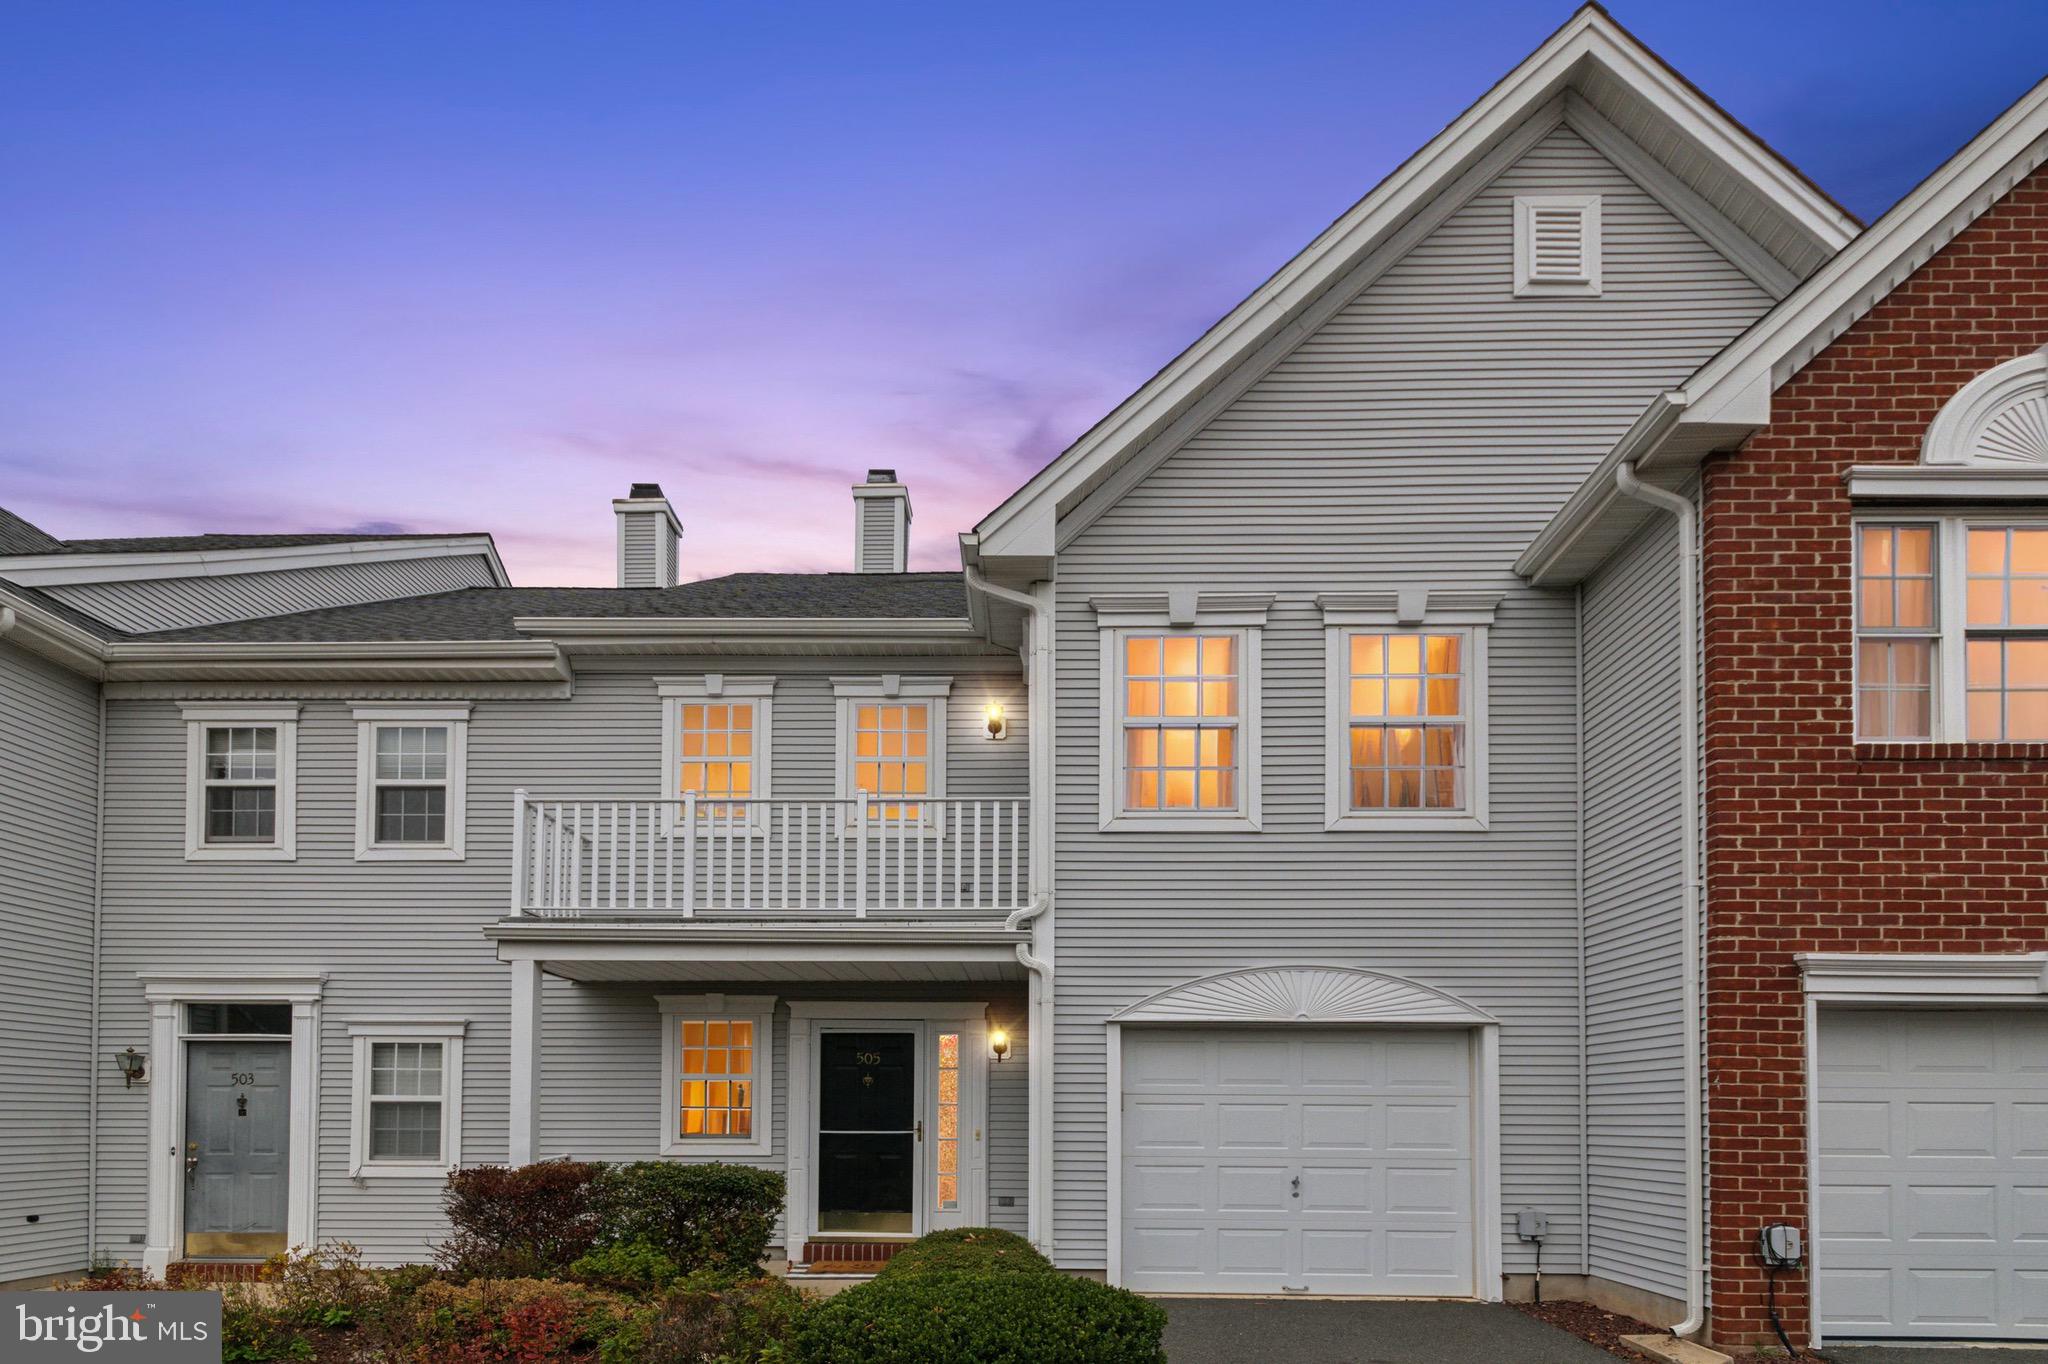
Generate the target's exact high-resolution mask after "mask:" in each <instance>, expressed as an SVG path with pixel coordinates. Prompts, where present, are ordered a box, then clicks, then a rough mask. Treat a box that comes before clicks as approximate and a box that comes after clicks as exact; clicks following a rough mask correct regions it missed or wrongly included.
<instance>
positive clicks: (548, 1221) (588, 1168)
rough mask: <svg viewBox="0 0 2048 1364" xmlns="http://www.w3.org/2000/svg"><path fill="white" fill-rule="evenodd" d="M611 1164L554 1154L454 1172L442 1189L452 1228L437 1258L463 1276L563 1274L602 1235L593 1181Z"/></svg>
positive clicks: (536, 1276)
mask: <svg viewBox="0 0 2048 1364" xmlns="http://www.w3.org/2000/svg"><path fill="white" fill-rule="evenodd" d="M604 1168H605V1167H604V1166H602V1165H595V1164H590V1163H588V1162H584V1161H574V1160H549V1161H542V1162H540V1163H538V1164H534V1165H519V1166H505V1165H473V1166H470V1167H469V1168H467V1169H462V1170H454V1171H451V1172H450V1173H449V1175H448V1186H447V1188H446V1189H445V1190H444V1191H443V1192H442V1195H441V1206H442V1208H443V1210H444V1211H445V1212H446V1213H447V1214H448V1225H449V1228H450V1234H449V1237H448V1239H447V1240H446V1241H445V1242H443V1243H442V1244H441V1245H440V1246H439V1247H438V1248H437V1249H436V1252H435V1258H436V1260H437V1261H438V1262H439V1264H440V1265H441V1267H442V1268H443V1269H444V1270H446V1271H447V1272H448V1273H449V1274H450V1275H451V1276H452V1277H454V1278H457V1279H477V1278H493V1279H517V1278H544V1277H546V1276H548V1275H551V1274H559V1273H562V1272H563V1271H565V1270H567V1269H568V1267H569V1266H570V1265H571V1264H572V1263H574V1262H575V1260H576V1258H577V1257H578V1256H580V1255H582V1254H583V1253H584V1252H585V1251H588V1250H589V1249H590V1247H591V1246H592V1245H593V1244H594V1243H595V1242H596V1240H597V1232H598V1213H597V1206H596V1200H595V1198H594V1195H593V1185H594V1184H595V1182H596V1180H597V1179H598V1176H599V1174H600V1172H602V1171H603V1170H604Z"/></svg>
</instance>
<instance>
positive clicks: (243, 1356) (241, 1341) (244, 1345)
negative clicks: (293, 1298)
mask: <svg viewBox="0 0 2048 1364" xmlns="http://www.w3.org/2000/svg"><path fill="white" fill-rule="evenodd" d="M317 1353H318V1351H317V1349H316V1348H315V1346H314V1344H313V1337H312V1336H311V1334H310V1333H308V1332H307V1330H306V1329H305V1328H304V1327H303V1326H302V1325H301V1324H300V1323H299V1322H298V1321H296V1320H295V1319H293V1318H292V1317H291V1316H290V1315H288V1314H287V1313H285V1312H283V1311H281V1310H279V1309H278V1308H276V1307H274V1306H271V1305H268V1304H266V1303H263V1302H259V1301H258V1300H257V1299H256V1297H255V1296H254V1295H253V1294H250V1293H246V1292H238V1293H229V1294H226V1295H225V1296H224V1297H223V1298H222V1300H221V1305H220V1357H221V1364H263V1362H266V1361H272V1360H299V1359H312V1358H313V1357H314V1356H315V1355H316V1354H317Z"/></svg>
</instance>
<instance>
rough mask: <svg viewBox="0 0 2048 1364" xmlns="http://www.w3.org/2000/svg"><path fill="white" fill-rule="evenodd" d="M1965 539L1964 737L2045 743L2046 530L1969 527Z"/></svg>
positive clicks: (2047, 681)
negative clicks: (1965, 692) (1966, 734)
mask: <svg viewBox="0 0 2048 1364" xmlns="http://www.w3.org/2000/svg"><path fill="white" fill-rule="evenodd" d="M1968 535H1969V538H1968V542H1967V549H1966V552H1965V563H1966V571H1967V574H1968V577H1967V584H1968V585H1967V589H1966V596H1965V602H1966V605H1965V629H1966V639H1967V642H1966V644H1965V648H1966V650H1967V659H1966V665H1965V682H1964V686H1965V688H1966V689H1967V698H1966V701H1965V709H1966V714H1967V720H1966V730H1967V733H1968V735H1969V737H1970V738H1971V739H1973V740H1980V741H1985V742H1993V743H1997V742H2005V743H2042V742H2048V528H2033V527H2012V526H1972V527H1970V528H1969V532H1968Z"/></svg>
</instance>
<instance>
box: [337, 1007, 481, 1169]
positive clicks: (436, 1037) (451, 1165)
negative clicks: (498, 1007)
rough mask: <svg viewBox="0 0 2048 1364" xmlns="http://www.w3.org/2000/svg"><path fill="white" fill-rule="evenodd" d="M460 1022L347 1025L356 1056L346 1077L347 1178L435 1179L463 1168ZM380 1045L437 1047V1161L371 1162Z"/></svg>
mask: <svg viewBox="0 0 2048 1364" xmlns="http://www.w3.org/2000/svg"><path fill="white" fill-rule="evenodd" d="M468 1027H469V1024H468V1023H467V1022H466V1021H465V1020H463V1019H459V1018H457V1019H426V1018H419V1019H405V1018H364V1019H358V1020H356V1021H355V1022H353V1023H350V1024H349V1025H348V1035H349V1042H350V1045H351V1047H352V1048H353V1050H354V1057H355V1059H354V1068H353V1070H352V1071H351V1072H350V1074H351V1079H350V1090H349V1093H350V1097H349V1114H350V1116H349V1128H348V1132H349V1138H348V1177H349V1178H350V1179H357V1180H360V1179H364V1178H366V1177H369V1176H372V1175H376V1176H384V1175H394V1176H400V1177H408V1178H422V1177H424V1178H435V1179H438V1178H440V1177H442V1176H444V1175H446V1174H447V1173H448V1172H449V1171H450V1170H454V1169H458V1168H460V1167H461V1165H462V1038H463V1034H464V1033H465V1032H466V1031H467V1030H468ZM379 1042H438V1043H440V1044H441V1159H440V1160H438V1161H429V1160H372V1159H371V1158H370V1048H371V1047H372V1046H374V1045H375V1044H377V1043H379Z"/></svg>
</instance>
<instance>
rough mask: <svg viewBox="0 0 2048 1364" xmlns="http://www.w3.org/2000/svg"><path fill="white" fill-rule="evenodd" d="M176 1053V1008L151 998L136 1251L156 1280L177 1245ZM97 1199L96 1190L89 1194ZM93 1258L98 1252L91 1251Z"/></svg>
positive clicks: (179, 1118)
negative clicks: (143, 1181) (145, 1156)
mask: <svg viewBox="0 0 2048 1364" xmlns="http://www.w3.org/2000/svg"><path fill="white" fill-rule="evenodd" d="M183 1070H184V1059H183V1057H182V1056H181V1055H180V1053H179V1048H178V1004H177V1001H176V1000H175V999H170V998H165V999H152V1000H151V1001H150V1005H149V1162H148V1164H149V1223H148V1227H147V1235H146V1236H145V1238H144V1241H143V1247H142V1269H143V1272H144V1273H146V1274H151V1275H154V1276H156V1277H157V1278H162V1277H163V1272H164V1270H165V1269H166V1268H168V1267H169V1266H170V1263H171V1260H172V1259H173V1258H174V1256H173V1253H172V1252H173V1250H174V1248H175V1247H176V1244H177V1241H176V1238H177V1234H178V1230H177V1218H178V1212H179V1208H180V1205H181V1202H182V1200H181V1199H179V1198H178V1196H177V1194H178V1191H179V1190H180V1189H181V1187H182V1186H183V1184H184V1180H185V1142H184V1138H183V1136H182V1124H183V1121H184V1117H183V1114H182V1113H181V1112H180V1110H181V1109H182V1107H183V1104H182V1102H181V1098H182V1095H183V1094H184V1085H185V1077H184V1074H183ZM91 1193H92V1196H93V1197H95V1198H97V1197H99V1190H97V1189H94V1190H92V1191H91ZM92 1252H93V1253H94V1254H95V1255H97V1254H98V1253H99V1247H98V1246H94V1247H92Z"/></svg>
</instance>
